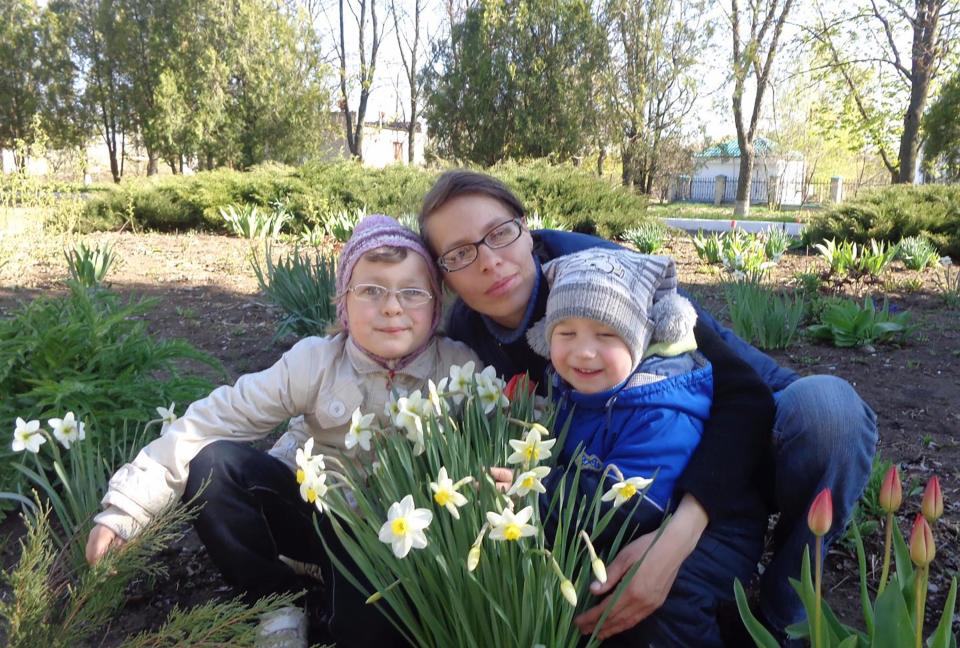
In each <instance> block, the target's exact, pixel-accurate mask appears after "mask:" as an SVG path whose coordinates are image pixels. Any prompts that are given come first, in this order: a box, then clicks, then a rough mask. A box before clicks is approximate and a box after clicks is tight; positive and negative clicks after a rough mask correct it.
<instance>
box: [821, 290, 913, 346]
mask: <svg viewBox="0 0 960 648" xmlns="http://www.w3.org/2000/svg"><path fill="white" fill-rule="evenodd" d="M909 321H910V313H908V312H906V311H904V312H901V313H892V312H891V311H890V305H889V304H888V303H887V301H886V300H884V301H883V307H882V308H880V309H879V310H877V308H876V305H875V304H874V302H873V299H871V298H869V297H867V298H865V299H864V300H863V306H862V307H861V306H859V305H858V304H857V303H856V302H854V301H852V300H849V299H844V300H839V301H835V302H833V303H830V304H829V305H827V306H826V307H825V308H824V309H823V311H822V312H821V313H820V323H818V324H814V325H813V326H810V327H809V328H808V329H807V331H808V332H809V333H810V335H812V336H813V337H814V338H815V339H818V340H825V341H827V342H830V343H831V344H833V345H834V346H838V347H857V346H863V345H865V344H873V343H874V342H890V341H893V340H898V339H903V338H904V337H905V335H906V334H907V333H908V332H909V331H910V330H911V328H912V327H911V326H910V324H909Z"/></svg>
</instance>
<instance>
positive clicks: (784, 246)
mask: <svg viewBox="0 0 960 648" xmlns="http://www.w3.org/2000/svg"><path fill="white" fill-rule="evenodd" d="M759 238H760V239H761V240H762V241H763V251H764V254H765V255H766V257H767V258H768V259H769V260H771V261H773V262H774V263H777V262H779V261H780V257H782V256H783V254H784V252H786V251H787V250H788V249H789V248H790V246H791V245H792V244H793V239H792V238H791V237H790V235H789V234H787V230H786V229H785V228H778V227H773V228H770V229H769V230H767V231H766V232H764V233H763V234H762V235H760V237H759Z"/></svg>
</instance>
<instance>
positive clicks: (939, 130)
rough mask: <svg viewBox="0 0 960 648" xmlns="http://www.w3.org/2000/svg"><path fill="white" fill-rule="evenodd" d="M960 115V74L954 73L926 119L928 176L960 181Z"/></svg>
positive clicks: (925, 154) (924, 118)
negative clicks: (930, 174)
mask: <svg viewBox="0 0 960 648" xmlns="http://www.w3.org/2000/svg"><path fill="white" fill-rule="evenodd" d="M958 114H960V71H957V72H954V74H953V76H952V77H950V79H949V80H948V81H947V82H946V83H945V84H944V85H943V87H942V88H941V89H940V95H939V96H938V97H937V99H936V100H935V101H934V102H933V103H932V104H931V105H930V108H929V109H928V110H927V114H926V115H924V117H923V131H924V135H925V137H924V140H925V144H924V158H925V163H926V170H927V172H928V173H932V174H934V175H944V176H946V177H947V178H950V179H953V180H956V179H960V121H958V120H957V115H958ZM938 163H939V164H938ZM938 167H939V168H938ZM938 171H939V172H940V173H938Z"/></svg>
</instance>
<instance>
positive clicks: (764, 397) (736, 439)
mask: <svg viewBox="0 0 960 648" xmlns="http://www.w3.org/2000/svg"><path fill="white" fill-rule="evenodd" d="M533 239H534V256H535V258H536V260H537V262H538V264H539V263H545V262H547V261H549V260H551V259H555V258H557V257H561V256H564V255H566V254H571V253H573V252H579V251H580V250H584V249H589V248H592V247H617V246H616V245H615V244H614V243H610V242H609V241H605V240H603V239H598V238H595V237H593V236H587V235H585V234H577V233H572V232H558V231H554V230H537V231H535V232H533ZM538 273H539V268H538ZM541 278H542V276H541ZM548 290H549V289H548V287H547V284H546V282H544V281H539V280H538V283H537V285H536V287H535V289H534V293H533V296H532V300H531V303H530V304H529V305H528V308H527V312H526V313H525V315H524V319H523V322H522V323H521V325H520V326H519V327H518V328H517V329H516V330H512V331H508V330H504V329H503V328H502V327H500V326H498V325H497V324H496V323H494V322H492V321H491V320H489V319H488V318H486V317H484V316H482V315H480V314H479V313H477V312H476V311H474V310H473V309H471V308H470V307H469V306H467V305H466V304H465V303H464V302H463V301H462V300H460V299H458V300H456V302H455V303H454V304H453V307H452V308H451V310H450V315H449V319H448V321H447V326H446V332H447V335H449V336H450V337H452V338H453V339H455V340H460V341H461V342H464V343H465V344H467V345H468V346H470V347H471V348H472V349H473V350H474V351H476V353H477V355H478V356H480V359H481V360H482V361H483V362H484V363H485V364H488V365H493V366H494V367H496V369H497V372H498V373H499V374H500V375H501V376H506V377H509V376H513V375H514V374H517V373H524V372H529V374H530V376H531V378H532V379H533V380H535V381H538V382H539V383H540V386H541V388H543V387H544V382H545V381H544V377H545V371H546V368H547V360H546V358H544V357H542V356H540V355H538V354H537V353H535V352H534V351H533V350H532V349H531V348H530V346H529V345H528V344H527V340H526V331H527V329H529V328H530V326H532V325H533V324H534V323H535V322H537V321H539V320H540V319H541V318H542V317H543V316H544V314H545V312H546V305H547V294H548ZM691 301H693V300H691ZM694 305H695V306H696V303H695V302H694ZM697 314H698V317H699V318H700V319H699V321H698V322H697V326H696V328H695V329H694V335H695V337H696V340H697V348H698V349H699V351H700V352H701V353H702V354H703V355H704V356H705V357H706V358H707V360H709V361H710V363H711V365H712V367H713V384H714V393H713V405H712V408H711V410H710V418H709V419H708V420H707V421H706V423H705V426H704V431H703V436H702V439H701V443H700V445H699V446H698V447H697V449H696V450H695V451H694V454H693V456H692V457H691V458H690V462H689V463H688V464H687V469H686V472H684V473H683V475H682V476H681V477H680V479H679V480H678V481H677V483H676V487H677V493H675V498H676V499H679V497H680V495H681V494H682V493H690V494H691V495H693V496H694V497H695V498H696V499H697V501H698V502H699V503H700V504H701V506H703V507H704V509H705V510H706V511H707V515H708V516H709V517H710V520H711V521H716V520H721V519H731V518H739V517H743V516H749V517H754V516H756V515H758V514H759V512H761V511H765V505H764V502H763V498H762V497H761V495H760V492H759V491H758V488H757V485H758V484H757V478H758V472H759V468H760V464H761V462H762V461H763V460H765V459H769V451H770V431H771V429H772V428H773V417H774V412H775V404H774V401H773V395H772V393H771V388H773V389H775V390H779V389H783V388H784V387H786V385H788V384H790V382H792V381H793V380H795V379H796V378H797V374H795V373H794V372H791V371H789V370H787V369H784V368H782V367H779V366H777V364H776V362H774V361H773V360H772V359H771V358H769V356H766V355H765V354H763V353H761V352H760V351H758V350H756V349H754V348H753V347H751V346H750V345H748V344H747V343H745V342H743V341H742V340H740V339H739V338H737V337H736V336H735V335H734V334H733V333H732V332H731V331H728V330H727V329H725V328H724V327H722V326H721V325H720V324H719V323H718V322H716V320H714V319H713V318H712V317H710V315H709V314H707V313H705V312H704V311H702V310H701V309H700V308H699V307H697ZM731 345H732V348H731ZM754 365H755V367H756V368H754ZM761 376H762V378H761ZM768 385H769V386H768Z"/></svg>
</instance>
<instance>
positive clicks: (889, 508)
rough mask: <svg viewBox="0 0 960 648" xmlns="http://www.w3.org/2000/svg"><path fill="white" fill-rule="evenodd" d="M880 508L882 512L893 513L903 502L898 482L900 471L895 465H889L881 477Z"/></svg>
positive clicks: (901, 489)
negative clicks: (888, 468)
mask: <svg viewBox="0 0 960 648" xmlns="http://www.w3.org/2000/svg"><path fill="white" fill-rule="evenodd" d="M879 499H880V509H881V510H882V511H883V512H884V513H895V512H896V511H897V509H899V508H900V504H902V503H903V486H902V485H901V484H900V473H899V471H898V470H897V466H896V465H893V466H890V470H888V471H887V474H886V475H884V477H883V485H882V486H880V498H879Z"/></svg>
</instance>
